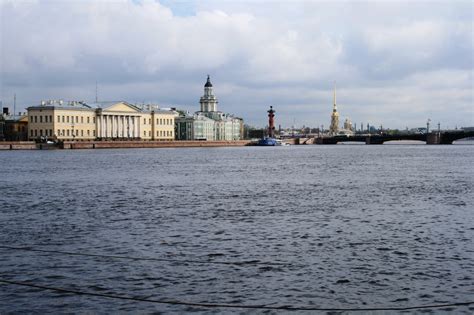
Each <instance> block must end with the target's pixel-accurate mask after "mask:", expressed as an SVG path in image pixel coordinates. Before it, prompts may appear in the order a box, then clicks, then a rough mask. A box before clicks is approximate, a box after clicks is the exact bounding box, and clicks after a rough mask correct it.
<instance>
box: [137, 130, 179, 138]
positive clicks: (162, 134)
mask: <svg viewBox="0 0 474 315" xmlns="http://www.w3.org/2000/svg"><path fill="white" fill-rule="evenodd" d="M143 136H144V137H146V131H143ZM148 136H149V137H151V131H148ZM156 136H157V137H173V131H169V130H157V131H156Z"/></svg>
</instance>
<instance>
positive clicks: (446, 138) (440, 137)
mask: <svg viewBox="0 0 474 315" xmlns="http://www.w3.org/2000/svg"><path fill="white" fill-rule="evenodd" d="M470 137H474V131H464V130H456V131H442V132H437V131H436V132H431V133H428V134H393V135H354V136H345V135H341V136H332V137H321V138H316V139H315V141H314V143H315V144H337V143H339V142H365V144H383V143H384V142H387V141H402V140H416V141H424V142H426V144H453V141H456V140H459V139H464V138H470Z"/></svg>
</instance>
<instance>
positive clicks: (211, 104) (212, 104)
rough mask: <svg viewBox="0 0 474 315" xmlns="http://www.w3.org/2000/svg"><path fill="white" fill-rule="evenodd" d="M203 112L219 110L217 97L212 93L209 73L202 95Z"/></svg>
mask: <svg viewBox="0 0 474 315" xmlns="http://www.w3.org/2000/svg"><path fill="white" fill-rule="evenodd" d="M199 103H200V104H201V112H204V113H207V112H217V103H218V102H217V98H216V97H215V96H214V94H213V93H212V83H211V79H210V77H209V75H207V81H206V84H204V95H203V96H202V97H201V99H200V101H199Z"/></svg>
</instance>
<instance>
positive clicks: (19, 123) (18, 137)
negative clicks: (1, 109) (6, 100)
mask: <svg viewBox="0 0 474 315" xmlns="http://www.w3.org/2000/svg"><path fill="white" fill-rule="evenodd" d="M3 138H4V139H5V140H6V141H27V140H28V116H27V114H26V113H19V115H8V116H5V117H4V126H3Z"/></svg>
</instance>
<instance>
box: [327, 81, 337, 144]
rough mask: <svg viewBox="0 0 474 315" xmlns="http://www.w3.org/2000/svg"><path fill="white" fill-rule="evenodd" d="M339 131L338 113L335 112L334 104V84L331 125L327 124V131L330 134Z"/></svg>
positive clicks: (335, 106)
mask: <svg viewBox="0 0 474 315" xmlns="http://www.w3.org/2000/svg"><path fill="white" fill-rule="evenodd" d="M338 131H339V113H338V112H337V105H336V85H334V104H333V108H332V114H331V125H330V126H329V133H330V134H331V135H336V134H337V133H338Z"/></svg>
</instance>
